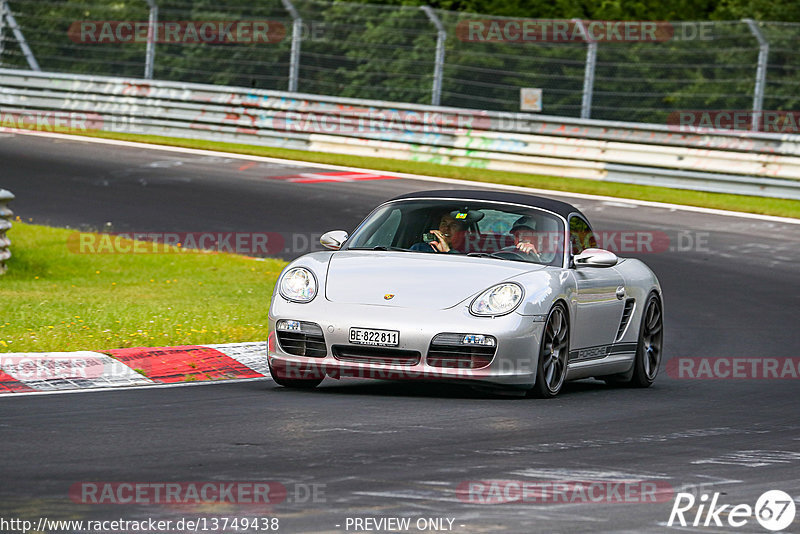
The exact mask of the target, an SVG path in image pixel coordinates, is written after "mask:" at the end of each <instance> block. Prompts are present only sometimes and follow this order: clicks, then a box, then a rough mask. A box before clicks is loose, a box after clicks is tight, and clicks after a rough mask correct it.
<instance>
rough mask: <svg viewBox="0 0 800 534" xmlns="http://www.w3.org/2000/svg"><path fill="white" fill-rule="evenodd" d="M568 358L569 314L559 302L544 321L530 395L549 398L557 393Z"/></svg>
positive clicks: (563, 377) (562, 383)
mask: <svg viewBox="0 0 800 534" xmlns="http://www.w3.org/2000/svg"><path fill="white" fill-rule="evenodd" d="M568 359H569V316H568V314H567V309H566V308H565V307H564V305H563V304H561V303H560V302H558V303H556V304H555V305H554V306H553V307H552V309H551V310H550V313H549V314H547V319H546V320H545V323H544V330H543V331H542V341H541V343H540V345H539V358H538V361H537V363H536V384H535V385H534V386H533V389H532V390H531V395H532V396H534V397H539V398H551V397H555V396H556V395H558V393H559V392H560V391H561V387H562V386H563V385H564V379H565V378H566V376H567V360H568Z"/></svg>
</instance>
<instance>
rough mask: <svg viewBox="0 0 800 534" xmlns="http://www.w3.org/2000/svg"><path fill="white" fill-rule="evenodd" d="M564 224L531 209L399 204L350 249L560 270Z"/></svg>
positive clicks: (375, 219)
mask: <svg viewBox="0 0 800 534" xmlns="http://www.w3.org/2000/svg"><path fill="white" fill-rule="evenodd" d="M563 241H564V224H563V222H562V220H561V218H559V217H558V216H556V215H555V214H553V213H551V212H549V211H546V210H542V209H536V208H529V207H524V206H517V205H513V204H503V203H496V202H486V201H477V200H441V199H436V200H432V199H431V200H402V201H396V202H392V203H389V204H386V205H385V206H382V207H380V208H379V209H377V210H376V211H375V212H373V213H372V214H371V215H370V216H369V217H367V219H366V220H365V221H364V222H363V223H362V224H361V226H360V227H359V228H358V229H357V230H356V231H355V233H354V234H353V235H352V237H351V238H350V239H349V240H348V241H347V245H346V246H345V248H346V249H349V250H364V249H367V250H403V251H410V252H421V253H434V254H435V253H440V254H441V253H446V254H469V255H474V256H486V257H493V258H500V259H506V260H513V261H526V262H531V263H539V264H545V265H558V266H560V265H561V261H562V254H563V250H564V247H563Z"/></svg>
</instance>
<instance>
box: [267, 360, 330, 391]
mask: <svg viewBox="0 0 800 534" xmlns="http://www.w3.org/2000/svg"><path fill="white" fill-rule="evenodd" d="M269 374H270V376H271V377H272V380H274V381H275V383H276V384H278V385H279V386H283V387H285V388H293V389H314V388H315V387H317V386H318V385H320V383H321V382H322V379H323V378H325V377H322V378H286V377H285V376H284V374H283V371H281V370H279V369H275V368H274V367H272V362H269Z"/></svg>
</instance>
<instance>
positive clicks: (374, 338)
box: [350, 328, 400, 347]
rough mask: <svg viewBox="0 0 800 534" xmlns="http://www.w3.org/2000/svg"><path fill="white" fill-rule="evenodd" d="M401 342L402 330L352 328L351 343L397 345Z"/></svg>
mask: <svg viewBox="0 0 800 534" xmlns="http://www.w3.org/2000/svg"><path fill="white" fill-rule="evenodd" d="M399 342H400V332H398V331H397V330H375V329H372V328H351V329H350V343H358V344H359V345H380V346H383V347H396V346H397V345H398V343H399Z"/></svg>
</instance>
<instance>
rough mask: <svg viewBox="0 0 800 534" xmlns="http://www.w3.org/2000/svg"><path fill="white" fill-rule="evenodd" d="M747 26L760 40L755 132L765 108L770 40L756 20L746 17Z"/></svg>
mask: <svg viewBox="0 0 800 534" xmlns="http://www.w3.org/2000/svg"><path fill="white" fill-rule="evenodd" d="M744 22H745V23H746V24H747V27H748V28H750V33H752V34H753V35H754V36H755V38H756V40H757V41H758V66H757V67H756V87H755V89H754V94H753V122H752V124H751V126H750V129H751V130H753V131H754V132H757V131H758V130H759V127H760V124H761V112H762V111H763V108H764V89H765V88H766V85H767V58H768V57H769V41H767V39H766V37H764V34H763V33H761V30H760V29H759V27H758V25H757V24H756V21H754V20H753V19H744Z"/></svg>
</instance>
